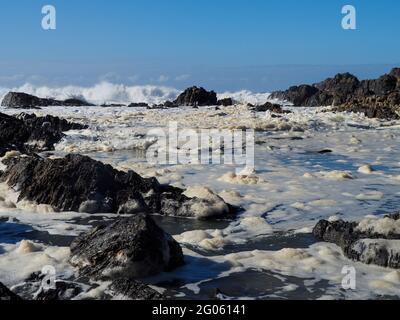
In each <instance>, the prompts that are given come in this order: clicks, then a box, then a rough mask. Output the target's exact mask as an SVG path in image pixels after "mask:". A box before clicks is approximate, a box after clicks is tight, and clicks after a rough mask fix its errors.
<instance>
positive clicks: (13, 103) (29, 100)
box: [1, 92, 93, 109]
mask: <svg viewBox="0 0 400 320" xmlns="http://www.w3.org/2000/svg"><path fill="white" fill-rule="evenodd" d="M1 105H2V106H3V107H8V108H20V109H32V108H37V107H50V106H74V107H83V106H93V105H92V104H90V103H88V102H86V101H84V100H81V99H76V98H73V99H67V100H64V101H60V100H55V99H47V98H38V97H36V96H33V95H30V94H27V93H23V92H9V93H7V94H6V96H5V97H4V98H3V101H2V102H1Z"/></svg>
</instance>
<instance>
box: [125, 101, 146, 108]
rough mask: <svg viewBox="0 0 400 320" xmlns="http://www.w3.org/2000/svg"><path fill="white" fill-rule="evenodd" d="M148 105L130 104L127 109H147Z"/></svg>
mask: <svg viewBox="0 0 400 320" xmlns="http://www.w3.org/2000/svg"><path fill="white" fill-rule="evenodd" d="M148 107H149V105H148V104H147V103H146V102H139V103H131V104H129V105H128V108H148Z"/></svg>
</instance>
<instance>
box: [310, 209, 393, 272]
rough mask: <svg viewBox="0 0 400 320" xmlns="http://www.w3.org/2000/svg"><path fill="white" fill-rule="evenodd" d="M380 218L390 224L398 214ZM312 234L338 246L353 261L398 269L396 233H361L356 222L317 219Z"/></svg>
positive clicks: (361, 230)
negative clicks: (318, 220)
mask: <svg viewBox="0 0 400 320" xmlns="http://www.w3.org/2000/svg"><path fill="white" fill-rule="evenodd" d="M384 219H390V220H393V222H394V221H396V220H399V219H400V215H399V214H394V215H390V216H387V217H385V218H384ZM389 222H390V221H389ZM313 235H314V237H315V238H316V239H318V240H321V241H326V242H331V243H334V244H336V245H338V246H339V247H340V248H341V249H342V250H343V252H344V254H345V256H346V257H348V258H349V259H352V260H354V261H360V262H363V263H366V264H375V265H378V266H382V267H388V268H394V269H400V247H399V240H400V234H396V233H389V234H381V233H378V232H376V231H375V230H373V229H371V230H364V229H361V228H359V224H358V223H356V222H345V221H342V220H339V221H335V222H329V221H326V220H321V221H320V222H318V224H317V225H316V226H315V228H314V230H313Z"/></svg>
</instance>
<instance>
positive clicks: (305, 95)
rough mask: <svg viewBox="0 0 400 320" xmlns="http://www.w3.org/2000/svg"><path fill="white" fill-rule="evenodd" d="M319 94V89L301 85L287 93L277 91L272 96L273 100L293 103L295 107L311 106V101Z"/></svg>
mask: <svg viewBox="0 0 400 320" xmlns="http://www.w3.org/2000/svg"><path fill="white" fill-rule="evenodd" d="M318 92H319V90H318V88H316V87H313V86H309V85H301V86H293V87H290V88H289V89H288V90H286V91H276V92H273V93H272V94H271V99H280V100H285V101H289V102H291V103H293V104H294V105H295V106H307V105H310V103H309V100H310V99H311V97H313V96H314V95H315V94H317V93H318Z"/></svg>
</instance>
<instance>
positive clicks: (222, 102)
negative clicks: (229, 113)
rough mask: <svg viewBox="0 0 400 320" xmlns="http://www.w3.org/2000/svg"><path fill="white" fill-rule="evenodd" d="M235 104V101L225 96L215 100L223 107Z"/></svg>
mask: <svg viewBox="0 0 400 320" xmlns="http://www.w3.org/2000/svg"><path fill="white" fill-rule="evenodd" d="M234 104H235V101H233V99H232V98H225V99H221V100H218V101H217V105H218V106H223V107H229V106H233V105H234Z"/></svg>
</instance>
